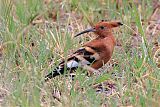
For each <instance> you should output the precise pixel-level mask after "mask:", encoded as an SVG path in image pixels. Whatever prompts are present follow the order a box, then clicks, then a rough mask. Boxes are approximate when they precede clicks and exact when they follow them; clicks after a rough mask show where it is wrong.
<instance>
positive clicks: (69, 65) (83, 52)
mask: <svg viewBox="0 0 160 107" xmlns="http://www.w3.org/2000/svg"><path fill="white" fill-rule="evenodd" d="M99 59H100V56H99V54H98V53H97V51H96V49H94V48H92V47H90V46H85V47H82V48H79V49H78V50H77V51H76V52H74V53H73V54H72V55H71V56H70V57H69V58H68V59H67V61H66V62H65V61H62V62H61V63H60V64H59V66H57V67H56V68H55V69H54V70H53V71H52V72H51V73H49V74H48V75H46V76H45V80H46V81H47V80H48V79H51V78H54V77H56V76H58V75H60V74H64V68H65V67H66V69H67V70H75V69H77V68H78V67H83V66H86V65H91V64H93V63H95V62H96V61H97V60H99Z"/></svg>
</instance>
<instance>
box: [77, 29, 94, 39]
mask: <svg viewBox="0 0 160 107" xmlns="http://www.w3.org/2000/svg"><path fill="white" fill-rule="evenodd" d="M95 31H96V30H95V29H94V28H90V29H86V30H84V31H82V32H80V33H78V34H76V35H75V36H74V37H77V36H79V35H82V34H84V33H88V32H95Z"/></svg>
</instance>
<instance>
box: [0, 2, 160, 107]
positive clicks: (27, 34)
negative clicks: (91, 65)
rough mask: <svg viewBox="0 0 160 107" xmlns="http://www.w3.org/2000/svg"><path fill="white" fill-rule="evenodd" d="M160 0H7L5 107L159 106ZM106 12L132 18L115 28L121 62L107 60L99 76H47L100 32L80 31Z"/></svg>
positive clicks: (2, 62)
mask: <svg viewBox="0 0 160 107" xmlns="http://www.w3.org/2000/svg"><path fill="white" fill-rule="evenodd" d="M158 3H159V1H157V0H155V1H152V0H134V1H132V0H53V1H52V0H1V2H0V4H1V6H0V8H1V9H0V13H1V16H0V86H1V87H0V104H1V106H12V107H14V106H30V107H39V106H58V107H86V106H87V107H117V106H131V107H132V106H133V107H139V106H142V107H150V106H153V107H158V106H159V105H160V72H159V71H160V69H159V68H158V67H159V66H160V65H158V63H160V62H158V61H157V59H156V58H158V57H159V59H160V56H157V53H158V51H159V50H160V48H159V45H160V36H159V35H160V24H159V23H157V22H158V21H159V19H158V18H156V17H157V15H158V14H156V13H155V12H156V11H155V10H156V9H158V8H159V7H158V6H157V5H158ZM159 10H160V9H159ZM153 15H154V16H153ZM102 19H105V20H109V21H111V20H119V21H121V22H122V23H124V26H122V27H121V28H118V29H117V30H116V31H115V32H114V34H115V36H116V38H117V46H116V48H115V51H114V55H113V56H112V59H114V61H111V62H110V63H111V65H115V66H113V67H112V66H111V65H110V64H107V65H105V66H104V67H103V68H102V69H100V71H101V75H93V76H91V77H87V76H86V75H83V72H86V71H85V70H82V69H78V70H77V71H76V75H75V77H74V80H71V78H70V77H69V76H59V77H56V78H55V79H52V80H51V81H49V82H47V83H45V82H44V81H43V80H44V76H45V75H46V74H47V73H48V72H50V71H52V70H53V68H54V67H56V65H57V64H58V63H59V62H60V60H61V59H65V58H67V56H68V55H69V54H70V53H71V52H73V51H75V50H76V49H78V47H80V46H82V45H83V44H84V43H85V42H86V41H89V40H91V39H93V38H94V35H93V34H92V33H90V34H87V35H88V36H83V37H77V38H74V35H75V34H76V33H78V32H80V31H82V30H84V29H86V28H88V27H90V26H91V25H92V24H94V23H96V22H98V21H100V20H102ZM158 27H159V28H158ZM158 48H159V49H158ZM155 53H156V54H155ZM156 61H157V62H156ZM115 62H116V64H115ZM95 84H98V85H95ZM106 84H107V85H106ZM108 84H111V85H112V86H113V87H109V86H110V85H108ZM99 87H100V88H99ZM98 90H100V91H98ZM103 90H105V91H103Z"/></svg>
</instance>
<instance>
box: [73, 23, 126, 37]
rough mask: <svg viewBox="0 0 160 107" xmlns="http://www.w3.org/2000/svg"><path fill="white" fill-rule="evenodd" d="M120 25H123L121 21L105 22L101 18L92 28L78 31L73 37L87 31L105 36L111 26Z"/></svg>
mask: <svg viewBox="0 0 160 107" xmlns="http://www.w3.org/2000/svg"><path fill="white" fill-rule="evenodd" d="M121 25H123V24H122V23H121V22H107V21H104V20H102V21H101V22H98V23H97V24H96V25H94V26H93V27H92V28H90V29H86V30H84V31H82V32H80V33H78V34H77V35H75V37H76V36H79V35H82V34H84V33H88V32H94V33H96V34H97V35H99V36H105V35H107V34H108V33H110V32H111V30H112V28H115V27H118V26H121Z"/></svg>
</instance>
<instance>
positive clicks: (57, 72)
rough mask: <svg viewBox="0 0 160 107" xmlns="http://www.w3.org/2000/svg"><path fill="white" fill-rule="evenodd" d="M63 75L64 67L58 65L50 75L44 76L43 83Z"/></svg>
mask: <svg viewBox="0 0 160 107" xmlns="http://www.w3.org/2000/svg"><path fill="white" fill-rule="evenodd" d="M61 74H64V66H62V65H59V66H58V67H56V68H55V69H54V70H53V71H52V72H51V73H49V74H47V75H46V76H45V81H48V80H49V79H52V78H54V77H56V76H58V75H61Z"/></svg>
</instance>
